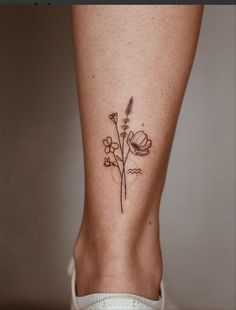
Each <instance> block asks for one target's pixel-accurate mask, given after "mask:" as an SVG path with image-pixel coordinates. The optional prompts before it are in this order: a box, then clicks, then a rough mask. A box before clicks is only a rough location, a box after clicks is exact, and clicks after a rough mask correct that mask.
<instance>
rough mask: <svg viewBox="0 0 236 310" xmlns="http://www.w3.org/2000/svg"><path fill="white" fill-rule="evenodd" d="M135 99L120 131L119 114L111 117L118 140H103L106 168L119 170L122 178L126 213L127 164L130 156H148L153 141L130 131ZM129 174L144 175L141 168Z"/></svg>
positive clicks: (130, 170)
mask: <svg viewBox="0 0 236 310" xmlns="http://www.w3.org/2000/svg"><path fill="white" fill-rule="evenodd" d="M133 102H134V99H133V97H131V98H130V100H129V102H128V105H127V108H126V110H125V117H124V118H123V119H122V121H121V126H120V128H121V129H120V131H119V128H118V121H119V119H118V113H117V112H114V113H112V114H110V115H109V119H110V120H111V121H112V122H113V123H114V125H115V130H116V135H117V140H116V141H113V139H112V137H111V136H107V137H106V138H105V139H104V140H103V145H104V147H105V148H104V152H105V154H107V155H108V156H107V157H105V158H104V166H105V167H113V168H117V169H118V172H119V176H120V209H121V213H124V209H123V199H126V197H127V182H126V164H127V161H128V159H129V156H130V155H131V154H132V155H135V156H146V155H148V154H149V149H150V147H151V146H152V141H151V140H150V139H149V138H148V136H147V134H146V133H145V132H144V131H143V130H139V131H137V132H135V133H134V132H133V131H132V130H130V125H128V124H130V118H129V117H130V114H131V113H132V109H133ZM127 174H136V175H138V174H142V170H141V169H140V168H135V169H131V168H130V169H128V170H127Z"/></svg>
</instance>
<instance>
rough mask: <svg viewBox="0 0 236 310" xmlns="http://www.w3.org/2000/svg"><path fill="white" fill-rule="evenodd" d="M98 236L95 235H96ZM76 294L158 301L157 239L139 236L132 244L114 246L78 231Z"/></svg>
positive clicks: (75, 249)
mask: <svg viewBox="0 0 236 310" xmlns="http://www.w3.org/2000/svg"><path fill="white" fill-rule="evenodd" d="M97 233H98V232H97ZM74 259H75V265H76V273H77V293H78V295H86V294H90V293H94V292H126V293H135V294H138V295H141V296H144V297H147V298H153V299H155V298H157V297H158V290H159V287H160V281H161V279H162V257H161V249H160V242H159V238H158V236H157V235H156V236H155V237H153V238H152V237H151V236H149V239H148V240H147V238H146V236H145V234H142V235H140V236H139V237H138V238H137V239H136V240H135V243H134V244H132V243H131V242H127V243H126V242H118V243H117V244H116V243H115V239H114V240H113V243H111V242H110V240H109V238H108V240H107V239H106V238H105V240H103V239H102V242H100V240H99V238H93V234H92V232H90V235H89V234H88V233H86V229H84V227H83V229H82V230H81V232H80V234H79V237H78V239H77V242H76V244H75V248H74Z"/></svg>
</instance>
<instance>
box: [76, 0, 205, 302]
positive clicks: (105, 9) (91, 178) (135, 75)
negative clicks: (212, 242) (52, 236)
mask: <svg viewBox="0 0 236 310" xmlns="http://www.w3.org/2000/svg"><path fill="white" fill-rule="evenodd" d="M201 16H202V7H201V6H193V5H189V6H181V5H180V6H174V5H172V6H151V5H150V6H129V5H125V6H109V5H106V6H101V5H99V6H96V5H93V6H74V7H73V29H74V45H75V60H76V72H77V83H78V92H79V105H80V113H81V123H82V134H83V145H84V158H85V178H86V180H85V181H86V189H85V208H84V216H83V221H82V226H81V229H80V233H79V237H78V239H77V242H76V245H75V249H74V257H75V262H76V271H77V291H78V295H85V294H89V293H93V292H127V293H136V294H139V295H142V296H144V297H147V298H156V297H157V296H158V289H159V285H160V281H161V278H162V258H161V247H160V240H159V206H160V200H161V193H162V190H163V186H164V181H165V175H166V170H167V164H168V158H169V154H170V149H171V144H172V140H173V136H174V131H175V127H176V122H177V118H178V114H179V110H180V106H181V102H182V99H183V96H184V92H185V88H186V84H187V80H188V77H189V73H190V70H191V66H192V62H193V58H194V53H195V49H196V44H197V39H198V33H199V28H200V22H201ZM113 112H114V113H118V114H112V113H113ZM111 114H112V115H111ZM109 115H110V118H109ZM117 118H118V120H117ZM121 125H123V127H121ZM117 131H118V134H117ZM145 134H146V135H145ZM108 136H110V137H111V138H112V140H113V142H114V143H113V144H111V139H110V138H108V139H106V138H107V137H108ZM104 139H105V141H103V140H104ZM104 151H105V152H104ZM127 154H128V155H127ZM116 155H117V156H116ZM126 156H127V160H126ZM104 157H105V158H106V160H105V163H104Z"/></svg>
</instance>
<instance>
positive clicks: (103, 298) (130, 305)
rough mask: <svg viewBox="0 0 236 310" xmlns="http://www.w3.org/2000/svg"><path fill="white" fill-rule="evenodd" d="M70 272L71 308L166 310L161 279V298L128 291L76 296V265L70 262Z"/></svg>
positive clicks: (87, 309) (81, 309)
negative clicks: (154, 298) (142, 295)
mask: <svg viewBox="0 0 236 310" xmlns="http://www.w3.org/2000/svg"><path fill="white" fill-rule="evenodd" d="M68 273H69V274H70V276H71V294H72V302H71V310H164V306H165V289H164V284H163V280H162V281H161V288H160V298H159V299H158V300H152V299H148V298H144V297H141V296H138V295H136V294H126V293H95V294H89V295H85V296H82V297H78V296H76V289H75V278H76V276H75V267H74V262H73V261H72V262H71V263H70V266H69V269H68Z"/></svg>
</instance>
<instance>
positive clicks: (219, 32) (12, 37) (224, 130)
mask: <svg viewBox="0 0 236 310" xmlns="http://www.w3.org/2000/svg"><path fill="white" fill-rule="evenodd" d="M70 23H71V21H70V7H66V6H64V7H63V6H44V7H43V6H37V7H33V6H31V7H30V6H28V7H27V6H22V7H14V6H13V7H4V6H2V7H0V309H3V310H7V309H24V310H27V309H31V310H32V309H34V310H37V309H47V310H54V309H55V310H56V309H57V310H65V309H68V307H69V301H70V287H69V285H70V283H69V279H68V277H67V265H68V263H69V260H70V257H71V251H72V246H73V243H74V240H75V237H76V234H77V231H78V228H79V224H80V220H81V214H82V208H83V189H84V181H83V152H82V145H81V132H80V121H79V112H78V107H77V94H76V85H75V72H74V66H73V46H72V34H71V24H70ZM235 26H236V18H235V7H234V6H213V5H212V6H207V7H205V13H204V18H203V24H202V30H201V35H200V40H199V46H198V51H197V55H196V59H195V63H194V66H193V71H192V74H191V78H190V81H189V85H188V89H187V93H186V96H185V99H184V103H183V108H182V112H181V115H180V119H179V124H178V127H177V131H176V137H175V141H174V145H173V150H172V155H171V158H170V166H169V171H168V175H167V183H166V187H165V191H164V195H163V199H162V207H161V239H162V247H163V256H164V273H165V279H166V282H167V290H168V293H169V295H170V297H171V298H172V299H173V300H174V301H175V302H176V304H177V305H179V307H180V309H183V310H210V309H211V310H213V309H214V310H233V309H235V289H236V288H235V274H236V273H235V272H236V270H235V194H234V191H235V81H236V79H235V52H236V48H235V29H236V28H235ZM167 310H168V309H167Z"/></svg>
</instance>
